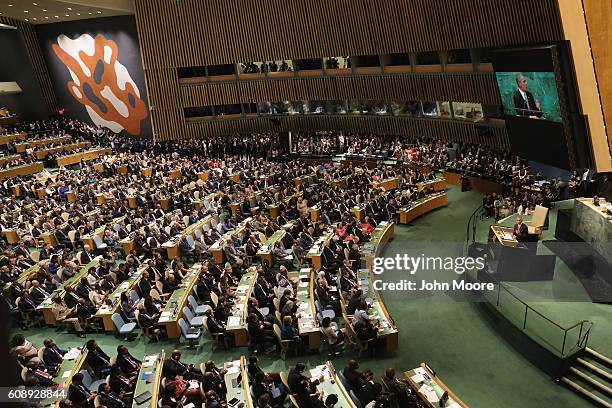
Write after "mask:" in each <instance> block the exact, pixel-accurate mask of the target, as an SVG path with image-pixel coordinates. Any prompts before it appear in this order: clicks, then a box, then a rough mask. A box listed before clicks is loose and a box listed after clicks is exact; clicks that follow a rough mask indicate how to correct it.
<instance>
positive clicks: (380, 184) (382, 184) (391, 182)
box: [372, 177, 399, 191]
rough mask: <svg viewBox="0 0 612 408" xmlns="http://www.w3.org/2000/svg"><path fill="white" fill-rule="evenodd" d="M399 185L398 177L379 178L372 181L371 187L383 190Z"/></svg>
mask: <svg viewBox="0 0 612 408" xmlns="http://www.w3.org/2000/svg"><path fill="white" fill-rule="evenodd" d="M398 187H399V177H393V178H390V179H385V180H379V181H374V182H372V188H382V189H383V190H385V191H389V190H393V189H395V188H398Z"/></svg>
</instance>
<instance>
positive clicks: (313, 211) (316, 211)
mask: <svg viewBox="0 0 612 408" xmlns="http://www.w3.org/2000/svg"><path fill="white" fill-rule="evenodd" d="M308 212H309V213H310V220H311V221H316V220H318V219H319V215H320V214H321V207H319V206H318V205H316V206H314V207H310V208H309V209H308Z"/></svg>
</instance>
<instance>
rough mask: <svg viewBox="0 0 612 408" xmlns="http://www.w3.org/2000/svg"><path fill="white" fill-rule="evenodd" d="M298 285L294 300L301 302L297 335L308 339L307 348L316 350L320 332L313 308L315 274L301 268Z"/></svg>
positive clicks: (319, 340) (319, 341) (315, 309)
mask: <svg viewBox="0 0 612 408" xmlns="http://www.w3.org/2000/svg"><path fill="white" fill-rule="evenodd" d="M298 278H299V283H298V289H297V294H296V298H297V299H298V300H299V301H300V302H301V303H300V307H299V309H298V319H297V326H298V334H299V335H300V336H303V337H308V348H309V349H310V350H318V349H319V347H320V346H321V331H320V330H319V323H318V321H317V308H316V306H315V303H314V302H315V294H314V288H315V281H314V280H315V272H314V270H313V269H310V268H302V269H301V270H300V272H299V274H298Z"/></svg>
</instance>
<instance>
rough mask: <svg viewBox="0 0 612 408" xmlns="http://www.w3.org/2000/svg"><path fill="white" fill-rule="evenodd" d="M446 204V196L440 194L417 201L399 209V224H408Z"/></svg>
mask: <svg viewBox="0 0 612 408" xmlns="http://www.w3.org/2000/svg"><path fill="white" fill-rule="evenodd" d="M446 204H448V195H447V194H446V193H440V194H435V195H431V196H428V197H425V198H422V199H419V200H417V201H415V202H414V203H412V204H411V205H409V206H406V207H402V208H400V209H399V211H398V214H399V216H400V224H409V223H411V222H412V221H413V220H415V219H416V218H419V217H421V216H423V215H425V214H427V213H428V212H430V211H433V210H435V209H437V208H440V207H443V206H445V205H446Z"/></svg>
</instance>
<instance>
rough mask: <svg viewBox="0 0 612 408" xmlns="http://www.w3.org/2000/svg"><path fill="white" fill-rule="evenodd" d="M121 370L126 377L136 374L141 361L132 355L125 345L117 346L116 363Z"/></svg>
mask: <svg viewBox="0 0 612 408" xmlns="http://www.w3.org/2000/svg"><path fill="white" fill-rule="evenodd" d="M116 364H117V365H118V366H119V368H121V371H122V372H123V373H124V374H125V375H126V376H128V377H131V376H133V375H138V370H140V365H141V361H140V360H138V359H136V358H135V357H134V356H132V355H131V354H130V352H129V350H128V348H127V347H126V346H124V345H123V344H122V345H119V346H117V363H116Z"/></svg>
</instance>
